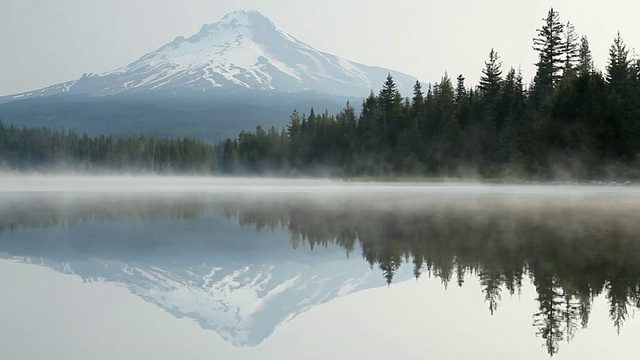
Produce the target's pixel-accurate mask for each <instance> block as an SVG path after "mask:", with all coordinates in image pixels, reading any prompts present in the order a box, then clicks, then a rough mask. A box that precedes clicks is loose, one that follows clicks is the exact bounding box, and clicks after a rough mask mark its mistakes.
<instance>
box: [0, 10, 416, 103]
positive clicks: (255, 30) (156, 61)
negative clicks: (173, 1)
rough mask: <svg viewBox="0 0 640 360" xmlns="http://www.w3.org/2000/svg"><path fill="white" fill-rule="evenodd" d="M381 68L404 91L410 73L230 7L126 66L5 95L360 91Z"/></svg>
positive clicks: (379, 80)
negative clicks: (313, 42) (349, 56)
mask: <svg viewBox="0 0 640 360" xmlns="http://www.w3.org/2000/svg"><path fill="white" fill-rule="evenodd" d="M388 74H391V75H392V76H393V77H394V80H395V82H396V83H397V86H398V90H400V92H401V93H402V94H406V95H408V94H410V91H411V89H412V86H413V84H414V83H415V81H416V79H415V78H414V77H411V76H409V75H406V74H402V73H399V72H396V71H392V70H389V69H383V68H380V67H374V66H368V65H363V64H359V63H355V62H352V61H349V60H346V59H343V58H340V57H338V56H335V55H331V54H329V53H326V52H322V51H319V50H316V49H314V48H312V47H311V46H309V45H307V44H305V43H303V42H301V41H299V40H297V39H296V38H294V37H293V36H291V35H288V34H286V33H285V32H283V31H282V30H280V29H278V28H277V27H276V26H275V25H274V24H273V23H272V22H271V21H270V20H269V19H267V18H266V17H265V16H263V15H262V14H260V13H259V12H257V11H235V12H232V13H229V14H227V15H226V16H224V17H223V18H222V19H221V20H220V21H219V22H217V23H214V24H209V25H204V26H203V27H202V29H201V30H200V31H199V32H198V33H197V34H195V35H193V36H190V37H188V38H184V37H182V36H179V37H177V38H176V39H175V40H173V41H172V42H170V43H168V44H166V45H164V46H162V47H161V48H159V49H157V50H156V51H153V52H151V53H148V54H146V55H144V56H143V57H142V58H140V59H139V60H137V61H135V62H133V63H131V64H129V65H127V66H124V67H121V68H119V69H116V70H114V71H110V72H106V73H103V74H85V75H84V76H82V77H81V78H80V79H78V80H76V81H70V82H67V83H63V84H58V85H54V86H50V87H47V88H44V89H41V90H37V91H32V92H27V93H23V94H18V95H14V96H11V97H9V98H5V99H4V100H5V101H7V100H9V101H10V100H16V99H22V98H30V97H37V96H46V95H53V94H60V93H69V94H88V95H91V96H100V95H110V94H118V93H126V92H138V93H140V92H159V91H166V92H168V93H169V94H177V93H184V92H190V91H196V92H200V93H202V92H215V90H220V89H222V90H224V91H225V92H229V91H240V90H243V89H249V90H256V91H272V92H273V91H277V92H284V93H296V92H307V91H312V92H322V93H327V94H332V95H341V96H354V97H364V96H366V95H368V94H369V92H370V91H371V90H377V89H379V88H380V87H381V86H382V84H383V83H384V80H385V79H386V77H387V75H388Z"/></svg>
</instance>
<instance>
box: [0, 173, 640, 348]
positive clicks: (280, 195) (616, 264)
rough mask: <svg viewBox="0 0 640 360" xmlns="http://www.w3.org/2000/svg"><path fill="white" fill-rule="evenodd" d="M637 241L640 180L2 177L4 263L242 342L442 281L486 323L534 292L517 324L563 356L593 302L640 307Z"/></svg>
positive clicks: (620, 316)
mask: <svg viewBox="0 0 640 360" xmlns="http://www.w3.org/2000/svg"><path fill="white" fill-rule="evenodd" d="M638 234H640V188H639V187H637V186H619V185H618V186H613V185H568V184H558V185H540V184H527V185H493V184H480V183H422V182H411V183H406V182H388V183H380V182H352V181H335V180H328V179H264V178H215V177H168V176H158V177H154V176H148V177H147V176H108V177H107V176H96V177H93V176H36V175H33V176H14V175H3V176H0V258H4V259H13V260H19V261H22V262H25V263H28V264H35V263H38V264H40V265H41V266H46V267H49V268H51V269H54V270H55V271H58V272H61V273H65V274H76V275H79V276H81V277H82V278H83V279H85V280H88V281H99V282H105V283H113V284H118V285H119V286H123V287H125V288H126V289H128V290H129V291H130V292H131V293H132V294H134V295H135V296H138V297H140V298H142V299H144V300H145V301H148V302H150V303H152V304H155V305H156V306H158V307H160V308H162V309H165V311H167V312H169V313H171V314H173V315H174V316H175V317H176V318H182V317H187V318H191V319H194V320H195V321H197V322H198V324H199V326H200V327H202V328H203V329H211V330H214V331H215V332H216V333H217V334H219V335H220V336H221V337H222V338H223V339H225V341H228V342H229V343H232V344H234V345H236V346H240V347H245V346H258V347H259V346H261V344H262V343H263V342H268V339H269V338H270V337H271V336H272V335H273V334H274V333H277V328H278V327H286V324H287V323H289V322H292V323H293V322H295V319H296V318H297V317H298V316H300V314H303V313H306V312H308V311H312V309H314V308H316V307H317V308H320V307H322V305H323V304H327V303H331V302H334V301H342V300H340V299H343V298H349V297H350V296H351V295H354V294H356V293H360V292H363V291H364V290H367V289H384V288H385V285H387V286H389V287H388V291H392V292H394V291H399V290H396V289H398V285H400V284H404V283H405V282H406V280H408V279H410V278H416V279H424V278H436V279H439V281H440V283H441V284H442V285H444V287H445V288H451V287H460V288H465V289H466V288H475V287H476V286H479V288H478V290H476V293H475V294H474V295H475V296H476V297H477V298H478V299H479V300H480V301H481V302H483V304H484V306H483V308H484V310H483V311H482V313H483V314H490V315H491V316H492V317H493V316H499V314H501V311H509V310H503V309H509V308H510V304H512V303H514V302H516V303H517V302H518V301H523V299H518V294H523V293H524V294H526V293H529V292H531V293H533V294H535V295H533V297H531V298H530V299H529V300H530V301H534V302H535V304H536V306H535V308H532V309H530V310H527V312H528V316H531V321H530V322H529V321H527V322H526V323H525V324H522V326H526V327H528V328H531V327H533V330H534V331H532V333H531V335H530V336H531V337H532V338H534V339H537V341H538V344H541V345H542V347H543V348H544V349H546V352H547V353H548V354H552V355H555V354H560V355H561V356H562V354H563V350H562V348H564V347H569V341H573V340H574V339H577V338H580V337H581V336H588V334H589V333H590V331H591V332H593V331H596V332H597V331H600V330H601V329H602V327H603V325H602V324H600V325H591V326H592V327H594V330H587V328H588V326H589V325H590V324H591V323H593V321H591V320H590V319H591V318H592V317H596V318H598V316H597V314H593V316H592V313H593V312H594V311H596V310H593V309H596V308H597V306H596V304H598V302H599V301H601V302H604V303H606V309H604V310H605V311H602V309H601V310H600V311H601V312H606V316H607V317H608V318H609V324H607V325H604V326H605V327H608V328H614V329H616V331H617V332H619V333H624V332H625V324H626V323H628V322H631V321H632V314H633V312H635V311H636V310H639V309H640V255H638V254H640V235H638ZM7 276H14V275H11V274H7ZM474 284H477V285H474ZM411 286H425V285H424V283H423V282H417V283H415V284H414V285H411ZM431 291H433V289H432V290H431ZM363 293H364V292H363ZM363 296H364V295H363ZM369 296H373V295H369ZM599 299H600V300H599ZM369 300H375V296H373V297H372V298H370V299H369ZM439 306H445V305H444V304H441V305H439ZM362 307H363V308H366V306H365V305H364V304H363V305H362ZM356 310H357V309H354V311H356ZM378 311H382V313H388V314H392V313H394V309H393V304H389V307H388V308H385V309H384V310H383V309H378ZM415 311H419V309H415ZM335 316H338V315H337V314H336V315H335ZM333 321H335V318H332V317H329V318H325V319H323V323H322V326H330V324H331V323H332V322H333ZM469 321H471V320H469ZM489 324H490V322H489ZM596 324H598V323H597V322H596ZM469 326H471V325H469ZM487 326H490V325H487ZM379 330H380V331H386V330H385V329H379ZM353 331H354V332H357V331H358V329H357V328H354V329H353ZM416 331H417V330H416ZM582 333H586V334H587V335H582ZM541 351H542V353H541V354H540V353H539V354H538V356H534V357H533V358H540V356H539V355H542V354H544V351H543V350H541Z"/></svg>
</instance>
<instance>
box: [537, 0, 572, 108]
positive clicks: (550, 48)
mask: <svg viewBox="0 0 640 360" xmlns="http://www.w3.org/2000/svg"><path fill="white" fill-rule="evenodd" d="M543 21H544V26H542V29H538V30H537V31H538V37H536V38H534V39H533V49H534V50H536V51H538V53H539V54H538V62H537V63H536V66H537V71H536V75H535V77H534V93H535V95H536V100H538V101H539V100H540V99H542V98H544V97H546V96H548V95H550V94H551V92H552V91H553V88H554V87H555V85H556V84H557V83H558V81H560V78H561V71H562V68H563V66H564V59H563V57H562V56H563V54H564V49H565V42H564V40H563V35H564V26H563V25H562V23H561V22H560V16H559V15H558V12H557V11H555V10H553V8H551V9H550V10H549V13H548V14H547V17H546V18H544V19H543Z"/></svg>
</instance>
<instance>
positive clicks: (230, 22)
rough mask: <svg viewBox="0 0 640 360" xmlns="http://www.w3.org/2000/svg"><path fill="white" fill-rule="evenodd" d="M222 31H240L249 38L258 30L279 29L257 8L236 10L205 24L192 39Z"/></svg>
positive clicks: (195, 39)
mask: <svg viewBox="0 0 640 360" xmlns="http://www.w3.org/2000/svg"><path fill="white" fill-rule="evenodd" d="M221 31H222V32H225V31H228V32H232V33H239V34H241V35H243V36H246V37H248V38H253V37H254V36H255V34H256V33H258V32H264V31H277V28H276V26H275V25H274V24H273V23H272V22H271V20H269V19H268V18H267V17H266V16H264V15H262V14H261V13H260V12H259V11H257V10H236V11H233V12H230V13H228V14H226V15H225V16H224V17H222V19H221V20H220V21H218V22H216V23H213V24H206V25H203V26H202V28H201V29H200V32H198V34H196V35H194V36H192V37H191V38H190V40H191V41H192V42H195V41H199V40H200V39H202V38H205V37H207V36H209V35H210V34H216V33H219V32H221Z"/></svg>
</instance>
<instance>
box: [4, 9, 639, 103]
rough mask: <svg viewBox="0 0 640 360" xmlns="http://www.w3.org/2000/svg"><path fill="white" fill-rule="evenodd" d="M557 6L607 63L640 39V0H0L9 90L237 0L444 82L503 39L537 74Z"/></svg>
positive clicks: (199, 19) (107, 61) (357, 52)
mask: <svg viewBox="0 0 640 360" xmlns="http://www.w3.org/2000/svg"><path fill="white" fill-rule="evenodd" d="M550 7H554V8H555V9H556V10H558V11H559V13H560V16H561V20H562V21H564V22H566V21H571V22H572V23H573V24H574V25H575V27H576V31H577V32H578V33H579V34H581V35H582V34H584V35H587V36H588V38H589V41H590V44H591V50H592V52H593V57H594V60H595V64H596V66H597V67H598V68H600V69H604V67H605V66H606V59H607V55H608V49H609V46H610V45H611V43H612V40H613V38H614V37H615V35H616V32H617V31H618V30H619V31H620V32H621V34H622V36H623V38H624V40H625V42H626V43H627V44H628V46H629V47H630V48H634V47H635V48H638V46H640V45H639V44H640V23H639V22H638V21H637V19H636V16H635V14H637V13H640V3H638V2H637V1H631V0H619V1H609V2H602V1H595V0H589V1H571V0H561V1H535V2H533V1H531V2H518V3H517V5H516V3H515V2H513V1H507V0H498V1H491V2H477V1H471V0H460V1H448V2H433V1H429V2H427V1H417V0H410V1H403V2H390V1H385V0H373V1H368V2H367V3H366V6H363V3H362V2H359V1H353V0H348V1H336V0H328V1H323V2H308V1H293V0H285V1H262V0H246V1H239V0H232V1H224V2H220V1H216V2H212V1H204V0H195V1H174V0H159V1H158V0H154V1H151V0H135V1H128V2H126V3H123V2H119V1H113V0H109V1H100V2H87V1H81V0H62V1H56V2H51V1H43V0H7V1H3V2H2V3H1V4H0V23H2V24H3V28H4V29H5V32H4V33H3V36H0V49H3V50H5V51H3V52H2V53H3V64H4V66H2V67H0V95H9V94H15V93H19V92H23V91H28V90H34V89H37V88H42V87H45V86H48V85H52V84H55V83H60V82H64V81H69V80H74V79H77V78H79V77H80V76H81V75H82V74H83V73H88V72H94V73H101V72H105V71H109V70H113V69H116V68H118V67H120V66H124V65H126V64H128V63H130V62H132V61H134V60H136V59H138V58H139V57H140V56H142V55H143V54H145V53H148V52H150V51H153V50H155V49H157V48H158V47H160V46H162V45H164V44H166V43H168V42H170V41H171V40H173V39H174V38H175V37H176V36H180V35H182V36H189V35H191V34H194V33H196V32H197V31H198V30H199V29H200V27H201V26H202V25H203V24H209V23H213V22H216V21H218V20H219V19H220V18H221V17H222V16H223V15H224V14H226V13H227V12H230V11H233V10H238V9H256V10H259V11H261V12H262V13H263V14H264V15H265V16H267V17H269V18H270V19H271V20H272V21H273V22H274V23H275V24H276V25H277V26H278V27H280V28H281V29H282V30H284V31H285V32H288V33H290V34H291V35H293V36H295V37H296V38H298V39H299V40H301V41H303V42H306V43H308V44H309V45H311V46H313V47H316V48H317V49H319V50H322V51H326V52H329V53H332V54H335V55H338V56H341V57H344V58H347V59H349V60H353V61H357V62H361V63H365V64H371V65H378V66H383V67H388V68H391V69H395V70H398V71H402V72H405V73H408V74H410V75H413V76H416V77H418V78H419V79H420V80H421V81H424V82H437V81H439V79H440V77H441V76H442V75H443V74H444V72H445V71H447V72H448V73H449V75H450V76H452V77H455V76H456V75H457V74H460V73H461V74H463V75H464V76H465V77H466V79H467V83H468V84H469V85H475V84H476V83H477V80H478V78H479V77H480V72H481V69H482V68H483V65H484V61H485V60H486V59H487V56H488V53H489V50H490V49H491V48H492V47H493V48H495V49H496V50H497V51H498V53H499V55H500V56H501V58H502V60H503V66H504V67H505V68H507V69H508V68H509V67H510V66H513V67H514V68H518V67H521V68H522V71H523V75H524V79H525V81H526V82H529V80H530V79H531V78H532V77H533V74H534V71H535V69H534V65H533V64H534V63H535V62H536V61H537V58H536V56H537V55H536V53H535V51H533V50H532V38H533V37H534V36H536V29H538V28H540V26H541V25H542V20H541V19H542V18H543V17H544V16H545V15H546V13H547V11H548V9H549V8H550ZM403 95H405V96H408V95H409V94H403Z"/></svg>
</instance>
